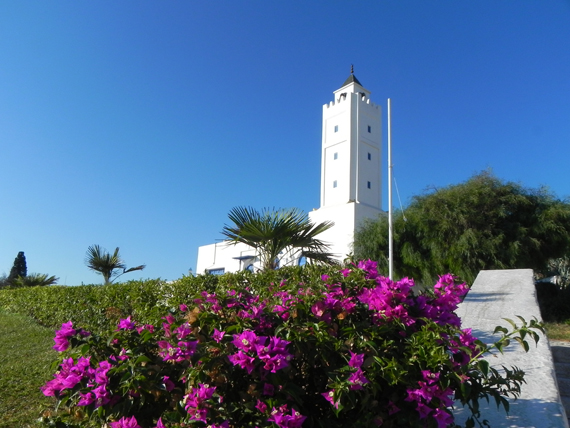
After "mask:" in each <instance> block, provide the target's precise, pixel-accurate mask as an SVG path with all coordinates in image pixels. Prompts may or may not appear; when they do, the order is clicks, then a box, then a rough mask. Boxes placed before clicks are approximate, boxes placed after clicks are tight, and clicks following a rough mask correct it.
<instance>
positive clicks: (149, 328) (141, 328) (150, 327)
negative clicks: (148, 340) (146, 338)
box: [137, 324, 154, 334]
mask: <svg viewBox="0 0 570 428" xmlns="http://www.w3.org/2000/svg"><path fill="white" fill-rule="evenodd" d="M145 330H146V331H148V332H150V333H154V326H153V325H152V324H145V325H140V326H138V327H137V332H138V333H139V334H141V333H142V332H143V331H145Z"/></svg>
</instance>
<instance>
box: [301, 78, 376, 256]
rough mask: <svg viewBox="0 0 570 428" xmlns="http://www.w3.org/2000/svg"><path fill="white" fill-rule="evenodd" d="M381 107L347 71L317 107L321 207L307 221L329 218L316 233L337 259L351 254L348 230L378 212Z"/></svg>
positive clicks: (352, 231) (352, 234) (351, 240)
mask: <svg viewBox="0 0 570 428" xmlns="http://www.w3.org/2000/svg"><path fill="white" fill-rule="evenodd" d="M381 131H382V130H381V110H380V106H379V105H376V104H374V103H372V102H371V101H370V91H369V90H368V89H365V88H364V87H363V86H362V84H361V83H360V82H359V81H358V79H357V78H356V76H355V75H354V72H353V70H351V74H350V76H349V77H348V79H346V81H345V82H344V83H343V85H342V87H341V88H340V89H337V90H336V91H334V100H333V101H331V102H330V103H329V104H325V105H324V106H323V137H322V138H323V140H322V151H321V206H320V208H319V209H318V210H314V211H312V212H310V213H309V217H310V219H311V221H313V222H314V223H320V222H323V221H333V222H334V223H335V225H334V227H332V228H331V229H329V230H328V231H326V232H323V233H322V234H321V235H319V239H321V240H323V241H325V242H327V243H329V244H330V248H331V252H332V253H333V254H334V255H335V257H337V258H338V259H339V260H340V261H342V260H344V258H345V257H346V256H347V255H348V254H350V253H352V243H353V241H354V232H355V231H356V229H357V228H358V227H359V225H360V224H361V223H362V221H363V220H364V219H366V218H371V219H375V218H377V217H378V215H379V214H381V213H382V212H383V211H382V182H381V167H380V161H381V148H382V145H381V141H382V139H381V135H382V132H381Z"/></svg>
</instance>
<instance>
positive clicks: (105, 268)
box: [85, 245, 146, 285]
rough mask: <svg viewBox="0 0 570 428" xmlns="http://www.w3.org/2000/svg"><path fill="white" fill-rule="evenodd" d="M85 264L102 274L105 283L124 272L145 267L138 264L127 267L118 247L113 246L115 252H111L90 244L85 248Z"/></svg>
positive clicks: (110, 281)
mask: <svg viewBox="0 0 570 428" xmlns="http://www.w3.org/2000/svg"><path fill="white" fill-rule="evenodd" d="M85 264H86V265H87V267H88V268H89V269H91V270H94V271H95V272H97V273H100V274H101V275H103V279H104V280H105V285H107V284H110V283H112V282H113V281H114V280H115V279H117V278H118V277H119V276H121V275H124V274H125V273H128V272H132V271H135V270H143V269H144V268H145V267H146V265H140V266H137V267H132V268H129V269H127V267H126V265H125V262H124V261H123V259H122V258H121V256H120V255H119V247H117V248H115V252H114V253H113V254H111V253H108V252H107V250H105V249H104V248H101V247H100V246H99V245H92V246H90V247H89V248H87V256H86V257H85ZM121 270H122V272H121V273H119V272H118V271H121Z"/></svg>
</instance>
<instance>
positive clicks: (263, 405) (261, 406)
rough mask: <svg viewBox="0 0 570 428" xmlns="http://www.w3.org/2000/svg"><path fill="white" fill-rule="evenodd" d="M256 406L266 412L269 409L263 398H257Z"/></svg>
mask: <svg viewBox="0 0 570 428" xmlns="http://www.w3.org/2000/svg"><path fill="white" fill-rule="evenodd" d="M255 408H256V409H257V410H259V411H260V412H261V413H265V412H266V411H267V404H265V403H264V402H263V401H261V400H257V404H256V405H255Z"/></svg>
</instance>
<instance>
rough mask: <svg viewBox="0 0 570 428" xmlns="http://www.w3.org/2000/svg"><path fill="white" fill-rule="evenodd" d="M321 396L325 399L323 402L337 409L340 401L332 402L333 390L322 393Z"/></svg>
mask: <svg viewBox="0 0 570 428" xmlns="http://www.w3.org/2000/svg"><path fill="white" fill-rule="evenodd" d="M321 395H322V396H323V397H325V400H327V401H328V402H329V403H331V404H332V405H333V406H334V408H335V409H338V406H339V404H340V401H338V400H337V401H334V389H331V390H330V391H329V392H323V393H322V394H321Z"/></svg>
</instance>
